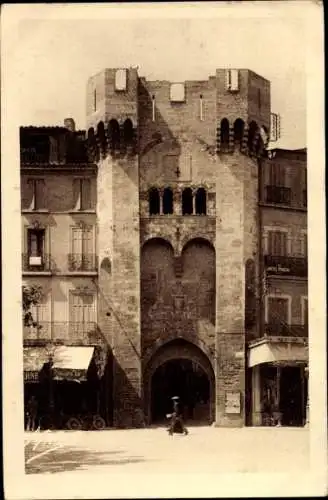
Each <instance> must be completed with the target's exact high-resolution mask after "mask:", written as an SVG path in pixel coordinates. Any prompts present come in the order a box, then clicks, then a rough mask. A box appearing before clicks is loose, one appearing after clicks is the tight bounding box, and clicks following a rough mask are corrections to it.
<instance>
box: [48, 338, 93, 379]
mask: <svg viewBox="0 0 328 500" xmlns="http://www.w3.org/2000/svg"><path fill="white" fill-rule="evenodd" d="M93 353H94V347H80V346H74V347H73V346H58V347H56V348H55V349H54V351H53V365H52V369H53V378H54V380H71V381H78V382H81V381H84V380H86V379H87V372H88V368H89V365H90V362H91V359H92V356H93Z"/></svg>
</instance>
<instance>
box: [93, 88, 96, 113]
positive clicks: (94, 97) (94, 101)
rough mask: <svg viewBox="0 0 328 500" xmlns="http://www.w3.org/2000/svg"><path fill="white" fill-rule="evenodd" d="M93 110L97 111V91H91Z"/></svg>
mask: <svg viewBox="0 0 328 500" xmlns="http://www.w3.org/2000/svg"><path fill="white" fill-rule="evenodd" d="M93 111H97V91H96V89H94V91H93Z"/></svg>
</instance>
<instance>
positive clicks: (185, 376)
mask: <svg viewBox="0 0 328 500" xmlns="http://www.w3.org/2000/svg"><path fill="white" fill-rule="evenodd" d="M173 396H179V397H180V402H181V409H182V411H183V415H184V418H185V419H186V420H187V421H188V423H189V424H190V423H194V424H196V423H199V424H208V423H209V422H210V420H211V415H210V380H209V378H208V376H207V374H206V373H205V372H204V370H203V369H202V368H201V366H200V365H199V364H197V363H195V362H193V361H191V360H189V359H173V360H170V361H167V362H166V363H163V364H162V365H160V366H159V367H158V368H157V370H156V371H155V373H154V374H153V377H152V381H151V415H152V423H158V424H163V423H165V422H167V418H166V415H167V414H170V413H171V412H172V400H171V398H172V397H173Z"/></svg>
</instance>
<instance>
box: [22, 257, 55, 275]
mask: <svg viewBox="0 0 328 500" xmlns="http://www.w3.org/2000/svg"><path fill="white" fill-rule="evenodd" d="M22 268H23V271H31V272H33V271H34V272H38V271H51V257H50V254H43V255H39V256H32V255H30V254H28V253H23V254H22Z"/></svg>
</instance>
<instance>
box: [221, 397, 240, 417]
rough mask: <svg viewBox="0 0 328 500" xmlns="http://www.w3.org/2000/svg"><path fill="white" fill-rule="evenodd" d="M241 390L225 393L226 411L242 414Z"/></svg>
mask: <svg viewBox="0 0 328 500" xmlns="http://www.w3.org/2000/svg"><path fill="white" fill-rule="evenodd" d="M240 410H241V408H240V392H239V391H234V392H232V391H226V393H225V413H227V414H232V413H234V414H238V415H240Z"/></svg>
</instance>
